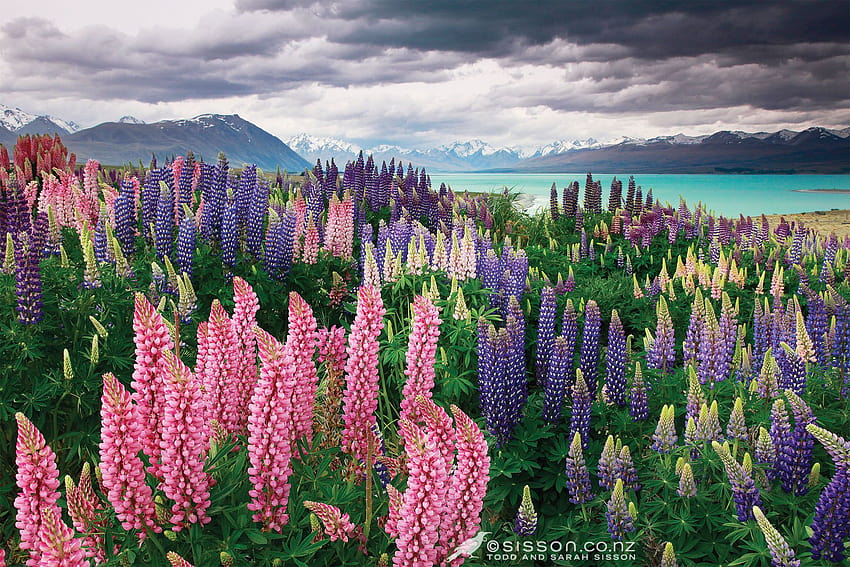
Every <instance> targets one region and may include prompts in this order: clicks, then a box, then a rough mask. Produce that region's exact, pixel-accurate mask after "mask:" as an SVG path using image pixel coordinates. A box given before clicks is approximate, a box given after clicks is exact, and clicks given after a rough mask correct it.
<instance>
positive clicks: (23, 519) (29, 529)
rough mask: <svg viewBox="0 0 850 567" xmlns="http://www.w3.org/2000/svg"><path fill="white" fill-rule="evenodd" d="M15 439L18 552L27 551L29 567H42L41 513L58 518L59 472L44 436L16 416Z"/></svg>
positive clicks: (22, 416) (20, 415) (21, 417)
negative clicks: (45, 512)
mask: <svg viewBox="0 0 850 567" xmlns="http://www.w3.org/2000/svg"><path fill="white" fill-rule="evenodd" d="M15 419H16V420H17V422H18V439H17V442H16V445H15V464H16V465H17V468H18V473H17V474H16V475H15V479H16V481H17V484H18V487H19V488H20V489H21V491H20V492H19V493H18V496H17V497H16V498H15V509H17V511H18V513H17V516H16V517H15V527H16V528H18V531H19V532H20V534H21V543H20V546H19V547H20V548H21V549H22V550H29V553H30V557H29V559H27V565H29V567H36V566H37V565H42V563H41V550H40V546H39V541H40V540H41V537H42V531H43V530H44V528H45V526H44V519H43V516H42V511H43V510H48V509H49V510H50V511H51V512H53V513H54V514H55V515H56V517H58V516H59V515H60V511H59V506H58V505H57V504H56V502H57V501H58V500H59V490H58V489H59V469H58V468H57V467H56V455H55V454H54V453H53V450H52V449H51V448H50V447H48V446H47V443H46V442H45V441H44V436H43V435H42V434H41V432H40V431H39V430H38V429H36V427H35V425H33V424H32V422H31V421H30V420H28V419H27V418H26V417H25V416H24V414H22V413H20V412H19V413H16V414H15Z"/></svg>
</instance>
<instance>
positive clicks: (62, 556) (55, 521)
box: [27, 507, 89, 567]
mask: <svg viewBox="0 0 850 567" xmlns="http://www.w3.org/2000/svg"><path fill="white" fill-rule="evenodd" d="M82 547H83V540H82V539H80V538H76V537H74V530H72V529H71V528H69V527H68V526H67V525H66V524H65V522H63V521H62V517H61V513H60V512H59V509H58V508H52V507H46V508H42V509H41V529H40V530H39V540H38V551H39V563H38V564H39V565H51V566H52V567H88V566H89V561H88V559H86V553H85V551H83V549H82ZM30 561H31V559H30ZM27 564H29V561H28V562H27Z"/></svg>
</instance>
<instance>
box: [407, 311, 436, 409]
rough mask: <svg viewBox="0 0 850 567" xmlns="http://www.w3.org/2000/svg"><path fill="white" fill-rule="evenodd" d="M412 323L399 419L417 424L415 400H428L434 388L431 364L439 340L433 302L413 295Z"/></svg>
mask: <svg viewBox="0 0 850 567" xmlns="http://www.w3.org/2000/svg"><path fill="white" fill-rule="evenodd" d="M411 309H412V310H413V321H412V322H411V328H410V337H409V339H408V344H407V355H406V367H405V369H404V375H405V376H406V377H407V378H406V380H405V382H404V387H403V388H402V400H401V411H400V412H399V419H409V420H411V421H413V422H414V423H416V422H418V421H419V419H420V416H419V415H418V412H417V403H416V398H417V397H418V396H424V397H426V398H428V399H430V398H431V389H432V388H433V387H434V377H435V371H434V363H435V357H436V354H437V340H438V339H439V337H440V323H441V321H440V310H439V308H438V307H437V306H436V305H434V302H433V301H431V300H430V299H428V298H427V297H425V296H422V295H417V296H416V297H415V298H414V299H413V303H412V305H411Z"/></svg>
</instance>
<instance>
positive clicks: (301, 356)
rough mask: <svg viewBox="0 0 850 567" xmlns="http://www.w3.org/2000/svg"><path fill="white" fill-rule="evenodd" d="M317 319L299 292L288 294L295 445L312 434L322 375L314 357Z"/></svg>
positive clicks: (287, 340)
mask: <svg viewBox="0 0 850 567" xmlns="http://www.w3.org/2000/svg"><path fill="white" fill-rule="evenodd" d="M317 340H318V332H317V331H316V318H315V317H314V316H313V310H312V309H311V308H310V305H309V304H308V303H307V302H306V301H304V298H302V297H301V296H300V295H298V293H297V292H294V291H291V292H289V334H288V335H287V337H286V346H287V348H288V349H289V350H290V352H291V353H292V356H293V357H294V359H295V372H296V375H295V384H296V387H295V389H294V390H293V391H292V392H291V395H292V426H293V429H292V432H291V433H292V439H293V442H294V441H295V440H297V439H301V438H302V437H306V438H307V440H308V442H309V441H311V440H312V434H313V406H314V405H315V400H316V389H317V388H318V386H319V376H318V374H317V373H316V365H315V363H314V362H313V355H314V354H315V352H316V341H317Z"/></svg>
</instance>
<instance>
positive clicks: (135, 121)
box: [118, 114, 145, 124]
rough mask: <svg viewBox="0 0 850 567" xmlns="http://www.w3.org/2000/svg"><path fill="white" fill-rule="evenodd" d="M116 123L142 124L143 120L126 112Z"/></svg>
mask: <svg viewBox="0 0 850 567" xmlns="http://www.w3.org/2000/svg"><path fill="white" fill-rule="evenodd" d="M118 123H119V124H144V123H145V121H144V120H141V119H139V118H136V117H135V116H130V115H129V114H128V115H126V116H122V117H121V118H119V119H118Z"/></svg>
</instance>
